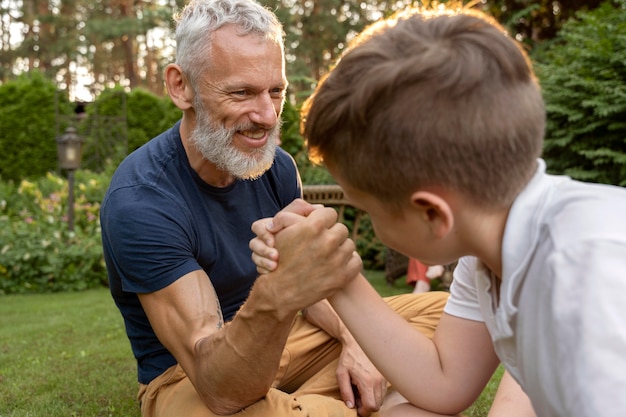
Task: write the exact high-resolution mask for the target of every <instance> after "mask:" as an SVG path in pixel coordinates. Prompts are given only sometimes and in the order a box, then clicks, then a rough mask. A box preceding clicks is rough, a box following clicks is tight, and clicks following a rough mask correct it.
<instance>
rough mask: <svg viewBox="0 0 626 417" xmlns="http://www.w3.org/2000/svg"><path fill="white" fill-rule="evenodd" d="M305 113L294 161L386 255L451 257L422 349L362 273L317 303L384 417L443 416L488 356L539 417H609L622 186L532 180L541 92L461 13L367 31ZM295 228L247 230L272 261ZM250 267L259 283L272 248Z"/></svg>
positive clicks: (618, 352)
mask: <svg viewBox="0 0 626 417" xmlns="http://www.w3.org/2000/svg"><path fill="white" fill-rule="evenodd" d="M304 115H305V121H304V134H305V137H306V138H307V141H308V146H309V150H310V153H311V155H312V156H313V157H315V158H317V159H318V160H320V161H323V162H324V164H325V165H326V167H327V168H328V170H329V171H330V173H331V174H332V175H333V176H334V178H335V179H336V180H337V182H338V183H339V185H341V186H342V187H343V189H344V192H345V193H346V196H347V197H348V198H349V199H350V201H351V202H352V203H353V204H354V205H356V206H358V207H360V208H362V209H364V210H366V211H367V212H368V213H369V214H370V216H371V219H372V222H373V225H374V229H375V231H376V234H377V235H378V236H379V237H380V239H381V240H382V241H383V242H384V243H385V244H386V245H388V246H390V247H392V248H394V249H396V250H398V251H400V252H402V253H404V254H406V255H407V256H412V257H415V258H417V259H419V260H420V261H422V262H424V263H426V264H430V265H433V264H447V263H450V262H452V261H454V260H456V259H459V258H460V260H459V264H458V266H457V268H456V270H455V276H454V282H453V285H452V288H451V294H450V298H449V301H448V304H447V306H446V309H445V314H444V315H443V317H442V318H441V321H440V323H439V326H438V328H437V330H436V332H435V335H434V338H433V340H432V341H431V340H430V339H428V338H426V337H424V336H422V335H421V334H420V333H419V332H417V331H413V329H412V328H411V327H410V326H409V325H407V323H406V322H405V321H404V320H402V319H401V318H400V317H398V316H397V315H396V314H394V313H393V312H392V311H391V310H390V309H389V308H388V307H387V306H386V304H385V303H383V302H382V301H381V299H380V297H379V296H378V294H377V293H376V292H375V291H374V290H373V289H372V287H371V286H370V285H369V284H368V282H367V281H366V280H365V278H363V277H362V276H358V277H357V278H355V279H354V280H352V281H351V282H350V283H349V284H348V285H347V286H345V287H344V288H343V289H342V290H340V291H339V292H337V293H335V295H333V296H332V297H331V298H330V301H331V303H332V305H333V307H334V308H335V310H336V311H337V313H338V314H339V315H340V317H341V318H342V320H343V321H344V323H345V324H346V325H347V326H348V328H349V329H350V331H351V332H352V333H353V335H354V336H355V337H356V339H357V341H358V342H359V343H360V344H361V346H362V347H363V349H364V350H365V352H366V353H367V354H368V356H369V357H370V358H371V360H372V361H373V362H374V364H375V365H376V366H377V367H378V369H379V370H380V371H381V372H382V373H383V375H385V376H386V377H387V379H388V380H389V381H390V382H391V384H392V385H394V386H395V388H396V389H397V390H398V392H400V393H401V394H402V395H403V396H404V397H405V399H406V400H408V402H406V401H404V400H402V399H398V402H397V403H396V405H391V403H390V402H387V403H386V404H387V406H386V409H385V410H384V413H385V414H386V415H392V416H405V415H406V416H409V415H411V416H424V415H429V414H428V413H427V412H425V411H423V410H428V411H429V412H435V413H441V414H454V413H458V412H460V411H462V410H463V409H464V408H465V407H467V406H468V405H469V404H470V403H471V402H472V401H474V399H475V398H476V397H477V396H478V395H479V393H480V392H481V391H482V389H483V387H484V386H485V383H486V382H487V381H488V379H489V377H490V376H491V375H492V372H493V370H494V369H495V367H496V366H497V364H498V362H500V361H501V362H502V363H503V365H504V366H505V368H506V369H507V371H508V372H510V374H511V375H512V376H513V377H514V378H515V379H516V380H517V381H518V382H519V383H520V385H521V386H522V388H523V389H524V391H525V392H526V393H527V394H528V396H529V397H530V399H531V401H532V404H533V407H534V409H535V412H536V413H537V415H539V416H541V417H552V416H562V417H574V416H580V417H582V416H585V417H598V416H603V417H618V416H620V417H621V416H624V415H625V413H626V395H624V394H625V393H626V320H624V317H626V303H625V302H624V301H623V297H624V294H626V277H625V276H624V274H625V272H624V271H626V191H625V190H624V189H622V188H619V187H613V186H607V185H597V184H585V183H581V182H577V181H573V180H571V179H569V178H567V177H562V176H551V175H548V174H546V172H545V170H546V167H545V163H544V162H543V161H542V160H541V159H539V157H540V155H541V151H542V146H543V134H544V124H545V110H544V104H543V100H542V97H541V91H540V87H539V85H538V82H537V80H536V78H535V75H534V74H533V70H532V68H531V65H530V62H529V60H528V58H527V56H526V55H525V53H524V52H523V50H522V49H521V48H520V47H519V46H518V45H517V44H516V42H515V41H514V40H513V39H512V38H511V37H509V36H507V34H506V33H505V32H504V30H503V28H502V27H500V26H499V25H498V24H497V23H496V22H494V21H493V20H492V19H490V18H488V17H486V16H484V15H482V14H479V13H476V12H471V11H467V10H466V11H461V12H456V13H452V12H447V11H439V12H433V13H419V12H416V11H412V12H409V13H406V14H405V15H400V16H396V17H394V18H391V19H389V20H386V21H383V22H380V23H378V24H375V25H374V26H372V27H371V28H369V29H368V30H366V31H365V32H364V33H362V34H361V35H360V36H359V37H358V38H357V39H356V41H355V42H354V43H353V45H352V46H351V47H350V48H349V49H348V50H347V51H346V53H344V55H343V56H342V58H341V59H340V61H339V62H338V63H337V65H336V67H335V68H334V69H333V70H332V71H331V72H330V73H329V74H328V76H327V77H326V78H325V79H324V80H323V81H322V82H321V83H320V85H319V86H318V88H317V89H316V91H315V93H314V95H313V96H312V97H311V98H310V100H309V102H308V103H307V105H306V106H305V109H304ZM296 220H297V216H294V215H293V213H281V214H279V215H278V216H277V217H275V218H274V219H273V221H272V223H271V224H270V225H268V224H267V223H265V224H261V223H259V224H256V225H255V229H254V230H255V232H256V233H257V235H259V241H264V242H265V243H266V244H268V246H272V245H274V244H276V248H277V249H278V252H280V248H281V247H284V246H285V245H288V244H289V242H288V239H295V237H293V236H292V235H293V234H285V235H283V234H282V232H279V230H280V229H281V228H283V227H286V228H288V227H289V224H290V223H292V222H294V221H296ZM261 226H262V227H261ZM263 228H264V229H266V230H262V229H263ZM274 239H275V241H274ZM251 247H252V248H253V249H254V245H253V243H252V242H251ZM263 256H265V258H272V261H268V260H267V259H265V260H260V259H261V257H263ZM253 258H256V260H255V262H257V265H259V270H269V269H271V268H273V267H275V266H276V262H274V261H276V260H277V252H275V251H267V252H265V253H262V254H260V255H259V252H257V253H256V254H255V255H254V256H253ZM283 261H284V260H283V259H282V258H281V259H280V262H278V266H277V268H281V267H282V262H283Z"/></svg>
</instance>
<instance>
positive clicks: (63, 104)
mask: <svg viewBox="0 0 626 417" xmlns="http://www.w3.org/2000/svg"><path fill="white" fill-rule="evenodd" d="M72 112H73V110H72V108H71V105H70V104H69V102H68V100H67V97H65V95H63V94H60V93H59V92H58V91H57V89H56V86H55V84H54V83H52V82H51V81H49V80H46V79H45V78H44V76H43V75H42V74H41V73H40V72H37V71H33V72H31V73H27V74H23V75H21V76H19V77H18V78H17V79H15V80H13V81H8V82H6V83H4V84H1V85H0V154H1V155H3V161H2V164H0V177H2V178H4V179H5V180H9V179H13V180H20V179H22V178H38V177H41V176H42V175H45V173H46V172H48V171H50V170H53V169H55V167H56V164H57V154H56V142H55V136H56V134H57V132H56V129H55V126H56V125H55V114H57V113H59V114H62V115H69V114H72ZM61 128H64V126H61Z"/></svg>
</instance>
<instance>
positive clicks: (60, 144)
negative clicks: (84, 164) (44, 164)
mask: <svg viewBox="0 0 626 417" xmlns="http://www.w3.org/2000/svg"><path fill="white" fill-rule="evenodd" d="M83 142H85V141H84V139H83V138H82V137H81V136H79V135H78V134H77V133H76V128H74V127H71V126H70V127H68V128H67V129H65V133H64V134H63V135H61V136H59V137H57V157H58V158H59V166H60V167H61V168H62V169H67V170H70V171H71V170H74V169H78V168H80V159H81V156H82V148H83Z"/></svg>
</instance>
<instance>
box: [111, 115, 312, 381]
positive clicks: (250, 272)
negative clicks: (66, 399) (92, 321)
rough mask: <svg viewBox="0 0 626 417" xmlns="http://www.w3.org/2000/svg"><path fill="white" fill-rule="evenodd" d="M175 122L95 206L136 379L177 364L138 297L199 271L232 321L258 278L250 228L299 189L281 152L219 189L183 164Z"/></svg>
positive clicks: (124, 166)
mask: <svg viewBox="0 0 626 417" xmlns="http://www.w3.org/2000/svg"><path fill="white" fill-rule="evenodd" d="M179 126H180V122H178V123H177V124H176V125H175V126H174V127H173V128H172V129H170V130H168V131H166V132H164V133H163V134H161V135H159V136H157V137H156V138H154V139H152V140H151V141H150V142H148V143H147V144H145V145H144V146H142V147H141V148H139V149H137V150H136V151H135V152H133V153H132V154H131V155H129V156H128V157H127V158H126V159H125V160H124V161H123V162H122V163H121V164H120V166H119V167H118V169H117V171H116V172H115V174H114V175H113V178H112V180H111V185H110V186H109V189H108V191H107V193H106V195H105V198H104V201H103V202H102V206H101V208H100V221H101V224H102V242H103V249H104V258H105V261H106V265H107V271H108V276H109V285H110V289H111V294H112V295H113V299H114V300H115V303H116V305H117V306H118V308H119V309H120V312H121V313H122V316H123V317H124V323H125V326H126V333H127V335H128V338H129V340H130V343H131V347H132V349H133V353H134V355H135V357H136V359H137V366H138V374H139V382H141V383H143V384H147V383H149V382H150V381H151V380H153V379H154V378H155V377H157V376H158V375H160V374H161V373H163V372H164V371H165V370H166V369H167V368H169V367H170V366H172V365H174V364H175V363H176V360H175V359H174V357H173V356H172V355H171V354H170V353H169V352H168V351H167V349H166V348H165V347H164V346H163V345H162V344H161V343H160V342H159V340H158V338H157V337H156V335H155V333H154V331H153V330H152V327H151V326H150V323H149V321H148V318H147V317H146V314H145V312H144V310H143V308H142V307H141V304H140V302H139V299H138V297H137V293H149V292H154V291H157V290H160V289H162V288H165V287H166V286H168V285H170V284H171V283H173V282H174V281H176V280H177V279H178V278H180V277H182V276H183V275H185V274H187V273H189V272H192V271H196V270H199V269H204V271H205V272H206V273H207V275H208V276H209V278H210V279H211V283H212V284H213V286H214V287H215V290H216V292H217V295H218V297H219V300H220V305H221V307H222V312H223V314H224V320H226V321H228V320H231V319H232V317H233V316H234V314H235V313H236V312H237V310H238V309H239V307H240V306H241V305H242V304H243V302H244V301H245V300H246V298H247V296H248V294H249V292H250V288H251V287H252V284H253V283H254V281H255V279H256V278H257V272H256V267H255V265H254V263H253V262H252V260H251V257H250V256H251V252H250V249H249V247H248V244H249V242H250V239H252V237H253V233H252V230H251V229H250V226H251V225H252V223H253V222H254V221H256V220H258V219H260V218H264V217H271V216H274V215H275V214H276V213H277V212H278V211H279V210H280V209H282V208H283V207H285V206H286V205H288V204H289V203H290V202H292V201H293V200H294V199H295V198H297V197H300V195H301V184H300V178H299V176H298V173H297V169H296V166H295V162H294V161H293V158H291V156H290V155H289V154H287V153H286V152H285V151H283V150H282V149H280V148H279V149H278V150H277V153H276V157H275V160H274V164H273V165H272V167H271V168H270V169H269V170H268V171H267V172H266V173H265V174H264V175H263V176H261V177H260V178H258V179H256V180H239V181H235V183H233V184H231V185H229V186H228V187H225V188H216V187H212V186H210V185H208V184H206V183H205V182H204V181H202V179H201V178H200V177H199V176H198V175H197V173H196V172H195V171H194V170H193V169H192V168H191V167H190V165H189V161H188V159H187V155H186V153H185V150H184V148H183V145H182V142H181V139H180V134H179Z"/></svg>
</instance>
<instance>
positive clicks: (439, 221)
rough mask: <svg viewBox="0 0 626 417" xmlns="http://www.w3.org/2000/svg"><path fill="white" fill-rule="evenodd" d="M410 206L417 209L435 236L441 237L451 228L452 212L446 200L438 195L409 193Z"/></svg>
mask: <svg viewBox="0 0 626 417" xmlns="http://www.w3.org/2000/svg"><path fill="white" fill-rule="evenodd" d="M411 207H413V208H414V209H416V210H417V212H418V213H419V215H420V216H421V217H422V220H423V221H424V222H425V223H426V224H428V226H429V227H430V229H431V232H432V233H433V236H435V237H436V238H439V239H440V238H443V237H445V236H446V235H447V234H448V233H450V231H451V230H452V227H453V226H454V214H453V213H452V209H451V207H450V205H449V204H448V202H447V201H446V200H445V199H443V198H442V197H440V196H439V195H437V194H434V193H431V192H428V191H417V192H415V193H413V194H411Z"/></svg>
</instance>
